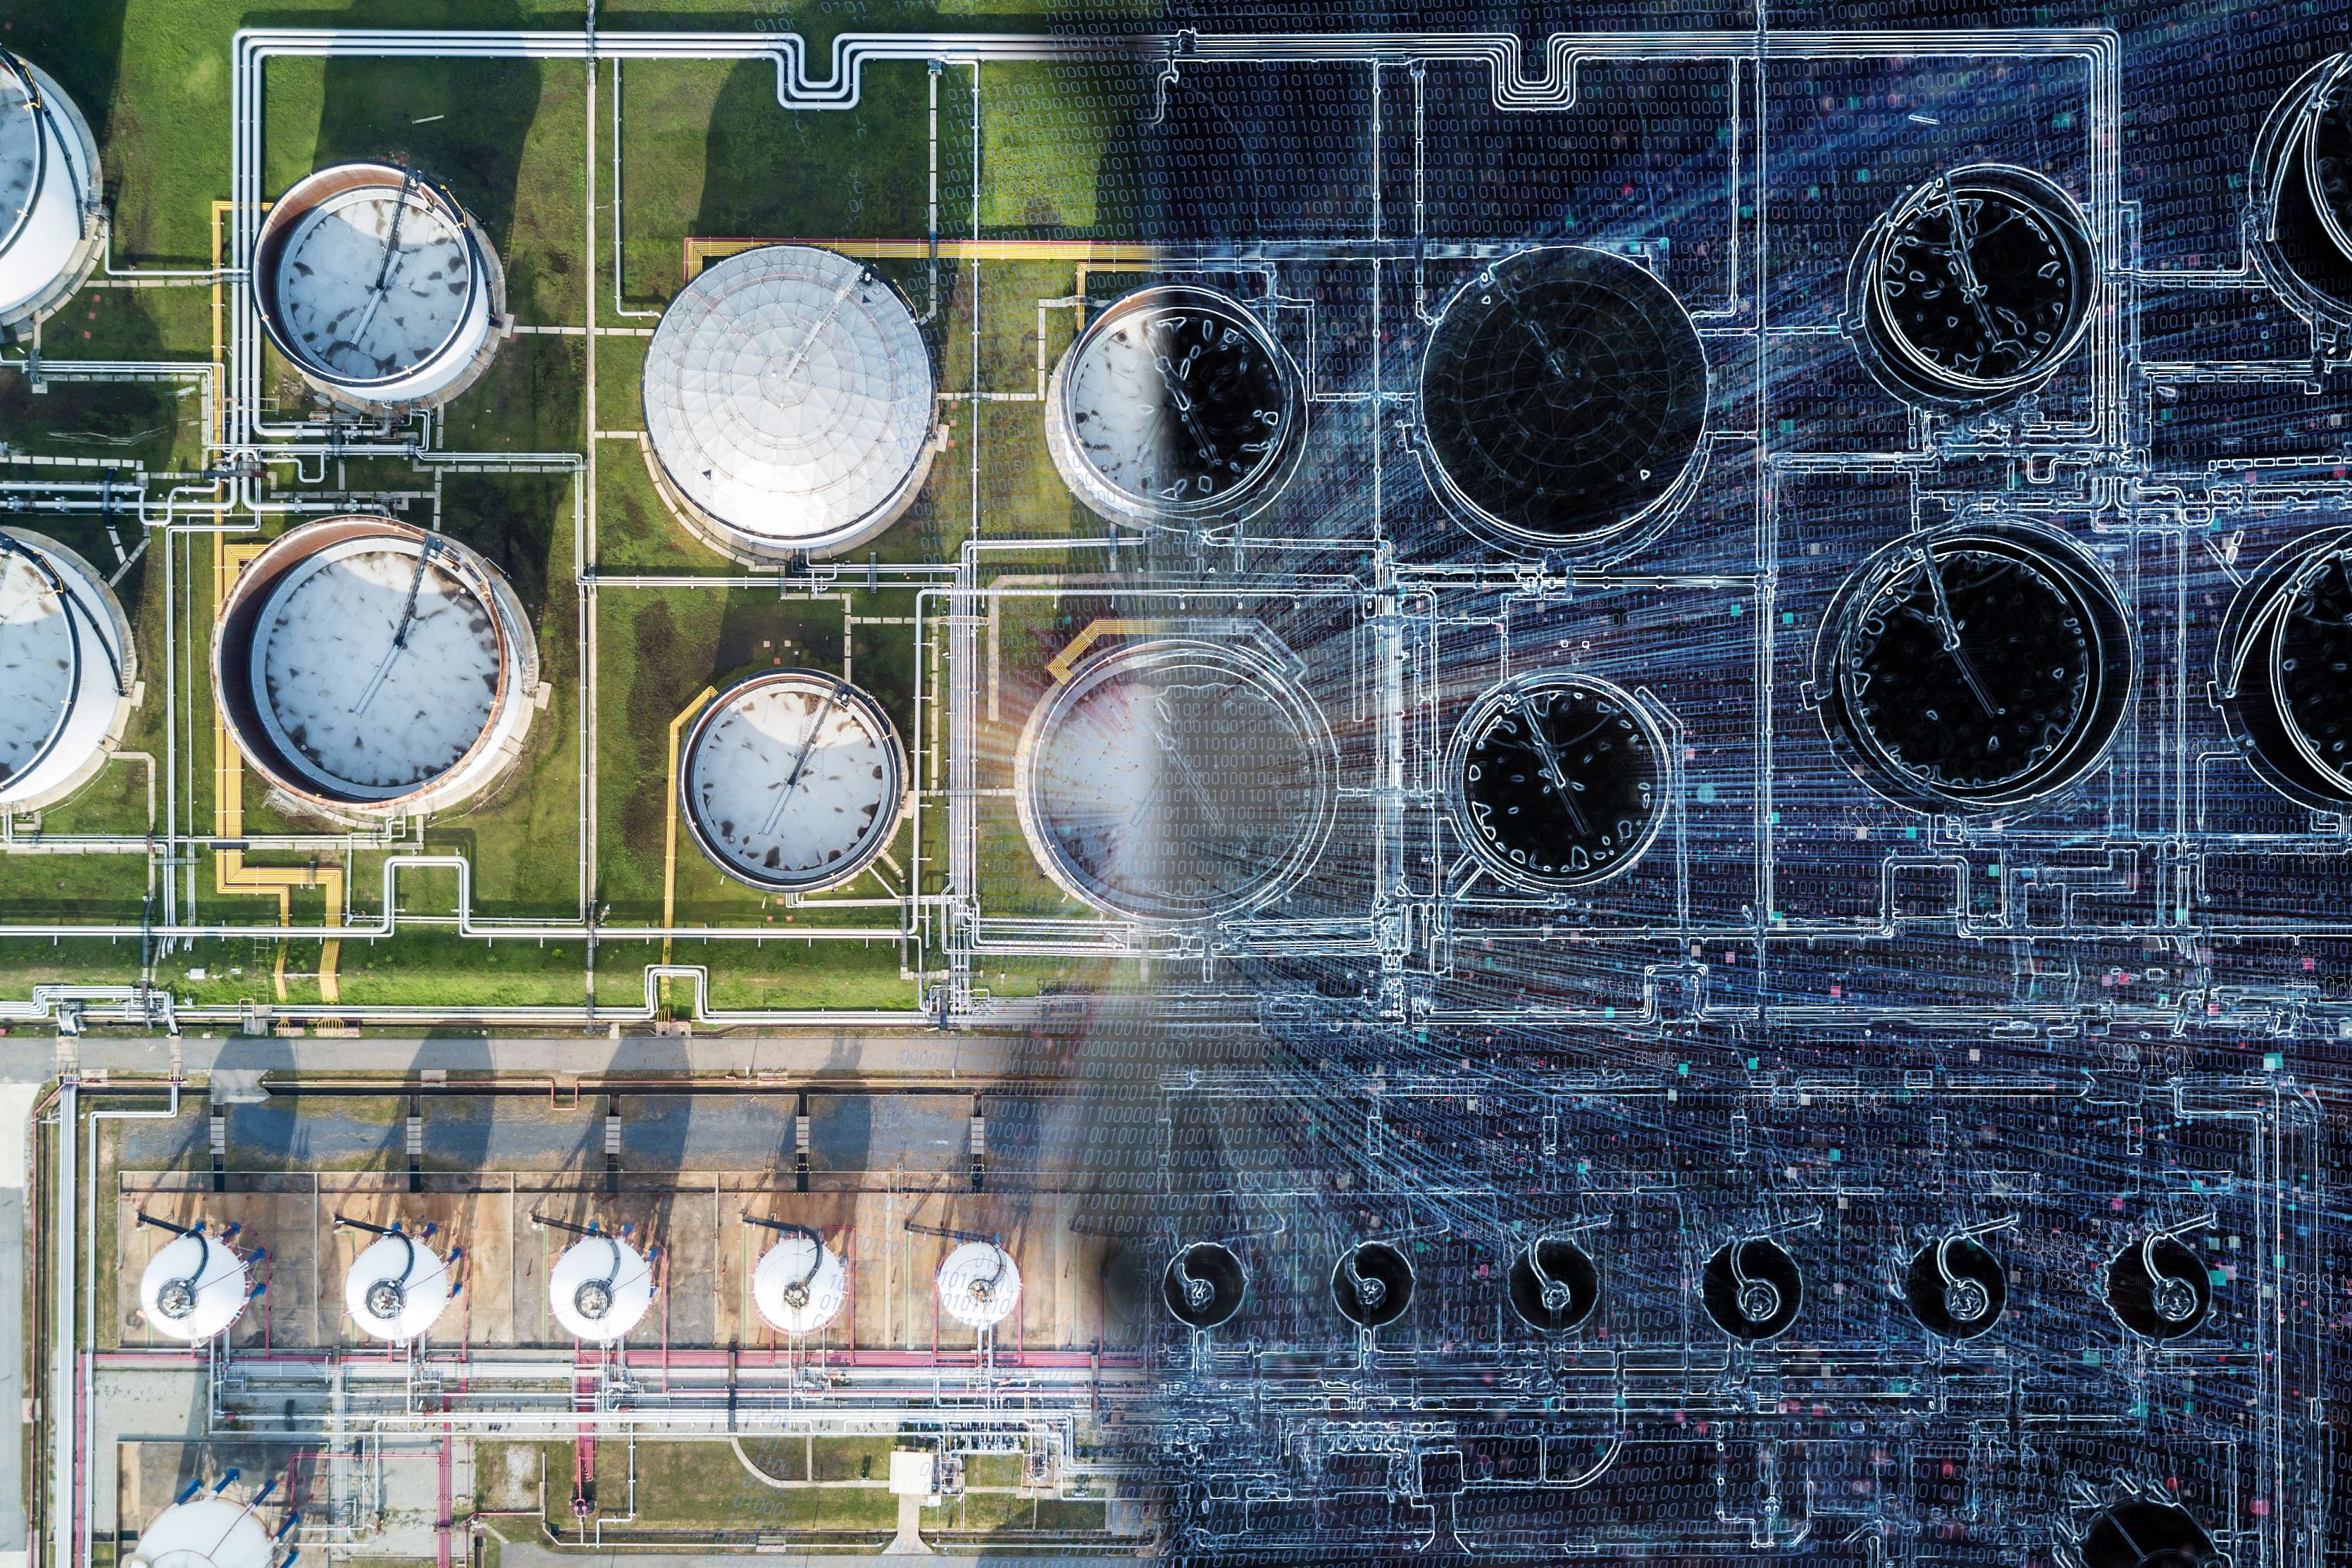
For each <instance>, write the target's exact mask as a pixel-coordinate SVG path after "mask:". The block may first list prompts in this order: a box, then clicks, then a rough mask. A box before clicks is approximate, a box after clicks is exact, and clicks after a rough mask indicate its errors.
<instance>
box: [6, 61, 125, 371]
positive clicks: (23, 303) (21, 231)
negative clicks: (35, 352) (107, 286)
mask: <svg viewBox="0 0 2352 1568" xmlns="http://www.w3.org/2000/svg"><path fill="white" fill-rule="evenodd" d="M102 191H103V185H102V184H101V182H100V179H99V175H98V142H97V141H96V139H95V138H93V137H92V136H91V135H90V133H89V121H85V120H84V119H83V118H82V117H81V110H79V109H77V108H75V107H74V101H73V100H72V99H70V98H68V97H67V96H66V94H65V89H62V88H60V87H59V86H58V84H57V83H56V82H55V81H54V80H52V79H50V77H49V76H48V74H47V72H45V71H43V70H41V69H40V68H37V67H36V66H33V65H29V64H27V63H26V61H24V60H21V59H19V58H16V56H15V55H12V54H10V53H8V52H7V51H6V50H5V49H0V328H14V327H18V326H23V325H26V324H27V323H29V322H32V321H39V320H40V319H41V318H42V317H45V316H47V315H49V314H50V313H52V312H53V311H55V310H57V309H58V306H60V305H62V304H64V303H65V302H66V300H68V298H69V297H71V295H72V294H73V292H74V290H75V289H79V288H80V287H81V286H82V282H83V280H84V279H87V278H88V277H89V274H90V272H91V269H92V268H95V267H97V265H98V258H99V254H100V250H101V249H102V248H103V239H104V233H105V230H104V226H103V225H102V224H101V223H100V221H99V205H98V204H99V201H100V195H101V193H102Z"/></svg>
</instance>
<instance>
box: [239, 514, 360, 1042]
mask: <svg viewBox="0 0 2352 1568" xmlns="http://www.w3.org/2000/svg"><path fill="white" fill-rule="evenodd" d="M212 540H213V605H214V609H215V614H217V613H218V609H219V606H220V604H221V602H222V601H223V600H224V599H226V597H227V596H228V590H229V584H232V583H234V582H236V574H238V573H239V572H242V571H243V570H245V564H246V563H247V562H248V561H250V560H252V559H253V558H254V557H255V556H256V555H258V554H259V553H261V549H262V547H261V546H260V545H259V544H257V543H252V542H238V543H235V544H232V543H230V542H228V540H227V538H226V536H225V535H222V534H219V533H215V534H214V535H213V536H212ZM213 835H214V837H217V838H242V837H245V756H244V753H243V752H239V751H238V750H237V749H236V741H235V740H233V739H232V738H231V737H230V735H229V732H228V720H227V718H226V715H225V714H223V713H222V712H221V710H220V706H219V704H217V703H215V704H214V706H213ZM213 872H214V882H215V887H216V888H217V889H218V890H219V891H220V892H222V893H225V894H252V895H255V896H267V895H269V894H275V895H277V899H278V924H279V925H292V924H293V923H294V911H293V901H294V900H293V893H294V890H295V889H298V888H301V889H310V888H323V889H326V894H327V918H328V919H329V920H330V921H341V919H342V915H343V868H341V866H332V865H329V866H315V867H313V866H248V865H247V864H246V863H245V851H244V850H242V849H217V850H215V851H214V852H213ZM342 955H343V944H342V943H341V942H338V941H336V940H335V939H333V938H329V939H328V940H327V941H326V942H324V943H323V944H321V946H320V950H319V1000H320V1001H321V1002H340V1001H341V1000H342V999H343V994H342V985H341V981H340V979H339V978H338V977H337V975H336V973H335V970H336V965H337V964H338V963H341V959H342ZM273 979H274V981H275V982H276V985H277V989H278V1000H279V1001H280V1002H283V1001H285V1000H286V944H285V943H284V942H280V943H278V963H277V967H276V969H275V971H274V973H273Z"/></svg>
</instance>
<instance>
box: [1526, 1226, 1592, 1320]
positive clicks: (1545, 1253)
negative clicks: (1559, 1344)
mask: <svg viewBox="0 0 2352 1568" xmlns="http://www.w3.org/2000/svg"><path fill="white" fill-rule="evenodd" d="M1508 1289H1509V1291H1510V1297H1511V1310H1512V1311H1514V1312H1516V1313H1517V1314H1518V1317H1519V1321H1521V1322H1523V1323H1525V1324H1527V1326H1528V1327H1529V1328H1531V1329H1533V1330H1535V1331H1536V1332H1538V1333H1539V1334H1567V1333H1573V1332H1575V1331H1577V1330H1578V1329H1580V1328H1582V1327H1583V1326H1584V1324H1585V1322H1586V1321H1587V1320H1588V1319H1590V1318H1591V1316H1592V1314H1593V1311H1594V1310H1595V1309H1597V1308H1598V1307H1599V1306H1600V1305H1601V1269H1600V1267H1599V1266H1598V1265H1597V1264H1595V1263H1594V1262H1593V1260H1592V1255H1591V1253H1589V1252H1587V1251H1585V1250H1584V1248H1583V1247H1580V1246H1578V1245H1577V1244H1576V1243H1575V1242H1573V1241H1570V1239H1568V1238H1567V1237H1562V1236H1548V1237H1542V1238H1540V1239H1539V1240H1537V1241H1534V1242H1530V1243H1529V1244H1528V1246H1526V1247H1522V1248H1520V1249H1519V1255H1518V1256H1517V1258H1513V1259H1512V1260H1511V1270H1510V1274H1509V1276H1508Z"/></svg>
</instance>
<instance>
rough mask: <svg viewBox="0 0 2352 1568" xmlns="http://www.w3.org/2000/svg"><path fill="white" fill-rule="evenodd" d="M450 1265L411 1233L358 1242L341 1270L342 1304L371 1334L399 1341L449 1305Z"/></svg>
mask: <svg viewBox="0 0 2352 1568" xmlns="http://www.w3.org/2000/svg"><path fill="white" fill-rule="evenodd" d="M451 1293H452V1292H451V1281H450V1279H449V1267H448V1265H447V1263H446V1262H445V1261H444V1260H443V1258H442V1257H441V1255H440V1254H439V1253H438V1252H436V1251H435V1250H434V1249H433V1247H431V1246H430V1245H429V1244H427V1243H425V1242H424V1241H421V1240H419V1239H417V1238H416V1237H413V1236H408V1235H399V1236H385V1237H377V1238H376V1240H375V1241H374V1243H373V1245H371V1246H369V1247H365V1248H362V1251H361V1253H360V1255H359V1256H358V1257H357V1258H353V1259H352V1267H351V1269H350V1271H349V1272H348V1273H346V1274H345V1275H344V1276H343V1307H344V1309H345V1310H347V1311H349V1312H350V1313H351V1315H352V1321H353V1322H354V1323H357V1324H358V1325H359V1326H360V1328H361V1329H362V1331H364V1332H365V1333H367V1334H368V1335H369V1337H371V1338H373V1339H379V1340H386V1341H390V1342H393V1343H394V1344H404V1343H406V1342H408V1341H410V1340H413V1339H415V1337H416V1336H417V1335H419V1334H421V1333H423V1332H424V1331H425V1330H427V1329H429V1328H431V1327H432V1326H433V1325H434V1323H435V1321H437V1320H438V1319H439V1318H440V1316H441V1314H442V1312H443V1311H444V1310H446V1309H447V1307H448V1305H449V1298H450V1295H451Z"/></svg>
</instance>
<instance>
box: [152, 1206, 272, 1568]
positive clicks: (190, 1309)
mask: <svg viewBox="0 0 2352 1568" xmlns="http://www.w3.org/2000/svg"><path fill="white" fill-rule="evenodd" d="M250 1275H251V1271H250V1269H248V1268H247V1265H246V1260H245V1258H244V1256H243V1255H242V1254H240V1253H239V1252H237V1251H236V1248H234V1247H230V1246H229V1245H228V1244H227V1243H226V1242H225V1241H223V1240H222V1239H221V1238H220V1237H215V1236H206V1235H205V1234H204V1232H203V1231H202V1230H196V1231H192V1232H190V1233H188V1234H187V1235H184V1236H175V1237H173V1238H172V1239H171V1240H169V1241H167V1242H165V1243H164V1244H163V1246H162V1247H159V1248H157V1249H156V1252H155V1256H154V1257H152V1258H149V1259H148V1260H147V1268H146V1269H145V1270H144V1271H143V1272H142V1273H141V1275H140V1276H139V1308H140V1310H141V1311H142V1312H143V1313H145V1314H146V1317H147V1325H148V1327H150V1328H152V1329H153V1330H154V1331H156V1332H157V1333H159V1334H162V1335H163V1336H165V1337H166V1338H168V1339H174V1340H178V1341H180V1342H183V1343H185V1344H192V1345H193V1344H202V1343H203V1342H205V1341H206V1340H209V1339H211V1338H213V1337H214V1336H215V1334H222V1333H226V1332H227V1331H228V1330H229V1329H230V1327H231V1326H232V1325H234V1324H235V1323H236V1321H237V1320H238V1319H239V1318H242V1317H243V1316H245V1304H246V1302H247V1300H251V1299H252V1294H253V1289H252V1283H251V1279H250ZM143 1544H144V1541H143V1539H142V1545H143Z"/></svg>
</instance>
